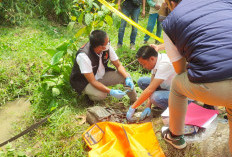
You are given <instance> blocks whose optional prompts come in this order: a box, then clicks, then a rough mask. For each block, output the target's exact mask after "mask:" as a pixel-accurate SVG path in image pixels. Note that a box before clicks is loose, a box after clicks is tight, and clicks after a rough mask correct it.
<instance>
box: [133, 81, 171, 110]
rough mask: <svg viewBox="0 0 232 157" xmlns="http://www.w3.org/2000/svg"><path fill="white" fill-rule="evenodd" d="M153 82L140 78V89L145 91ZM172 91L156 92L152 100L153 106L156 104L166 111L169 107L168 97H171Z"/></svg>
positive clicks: (151, 97)
mask: <svg viewBox="0 0 232 157" xmlns="http://www.w3.org/2000/svg"><path fill="white" fill-rule="evenodd" d="M150 82H151V78H150V77H140V78H139V80H138V85H139V87H140V88H141V89H142V90H144V89H146V88H147V87H148V86H149V84H150ZM169 93H170V91H168V90H157V91H155V92H154V93H153V94H152V95H151V96H150V100H151V103H152V104H155V105H156V106H158V107H160V108H162V109H166V108H167V107H168V97H169Z"/></svg>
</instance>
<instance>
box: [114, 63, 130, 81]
mask: <svg viewBox="0 0 232 157" xmlns="http://www.w3.org/2000/svg"><path fill="white" fill-rule="evenodd" d="M117 70H118V72H119V73H120V74H121V75H122V76H123V77H124V78H127V77H128V76H129V74H128V73H127V72H126V69H125V68H124V67H123V66H122V65H120V66H119V67H118V68H117Z"/></svg>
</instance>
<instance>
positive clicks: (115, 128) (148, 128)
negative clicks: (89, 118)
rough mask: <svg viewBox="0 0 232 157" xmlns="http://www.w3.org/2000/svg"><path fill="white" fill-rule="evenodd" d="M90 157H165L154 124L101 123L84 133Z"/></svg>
mask: <svg viewBox="0 0 232 157" xmlns="http://www.w3.org/2000/svg"><path fill="white" fill-rule="evenodd" d="M82 136H83V138H84V140H85V142H86V143H87V145H88V146H89V147H90V148H91V150H90V151H89V156H90V157H151V156H152V157H164V156H165V155H164V153H163V151H162V149H161V148H160V146H159V143H158V141H157V139H156V136H155V133H154V131H153V128H152V123H151V122H148V123H142V124H121V123H115V122H100V123H96V124H94V125H92V126H91V127H90V128H88V129H87V130H86V131H85V132H84V133H83V135H82Z"/></svg>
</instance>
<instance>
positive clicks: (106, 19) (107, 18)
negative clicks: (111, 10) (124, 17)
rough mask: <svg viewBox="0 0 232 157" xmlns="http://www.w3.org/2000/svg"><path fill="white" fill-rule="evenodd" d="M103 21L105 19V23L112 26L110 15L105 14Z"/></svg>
mask: <svg viewBox="0 0 232 157" xmlns="http://www.w3.org/2000/svg"><path fill="white" fill-rule="evenodd" d="M105 21H106V23H107V24H108V25H109V26H112V25H113V19H112V17H111V16H109V15H106V17H105Z"/></svg>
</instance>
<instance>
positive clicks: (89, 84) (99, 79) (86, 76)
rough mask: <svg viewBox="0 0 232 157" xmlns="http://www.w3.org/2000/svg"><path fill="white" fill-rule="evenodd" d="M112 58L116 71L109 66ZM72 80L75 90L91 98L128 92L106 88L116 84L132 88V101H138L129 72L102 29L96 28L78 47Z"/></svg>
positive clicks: (95, 98) (117, 96) (115, 95)
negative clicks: (87, 40) (86, 41)
mask: <svg viewBox="0 0 232 157" xmlns="http://www.w3.org/2000/svg"><path fill="white" fill-rule="evenodd" d="M109 60H110V61H111V62H112V64H113V65H114V66H115V67H116V69H117V71H115V70H114V69H113V68H110V67H108V65H107V64H108V61H109ZM70 83H71V86H72V88H73V89H74V90H75V91H76V92H78V93H79V94H81V93H83V94H86V95H88V97H89V98H90V99H91V100H96V101H98V100H103V99H105V98H106V96H107V94H110V95H111V96H114V97H116V98H118V99H120V98H122V97H123V96H124V95H125V94H126V93H125V92H123V91H121V90H118V89H110V88H108V87H107V86H112V85H116V84H124V85H125V86H129V87H130V89H131V90H129V91H128V92H127V94H128V96H129V98H130V100H131V102H134V101H136V97H137V94H136V92H135V90H134V84H133V81H132V79H131V77H130V75H129V74H128V73H127V72H126V70H125V68H124V67H123V66H122V65H121V63H120V61H119V59H118V56H117V54H116V53H115V51H114V50H113V48H112V47H111V46H110V42H109V37H108V35H107V34H106V32H104V31H101V30H95V31H93V32H92V33H91V35H90V37H89V42H88V43H86V44H85V45H84V46H82V48H80V49H79V50H78V52H77V55H76V60H75V61H74V66H73V69H72V73H71V77H70Z"/></svg>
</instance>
